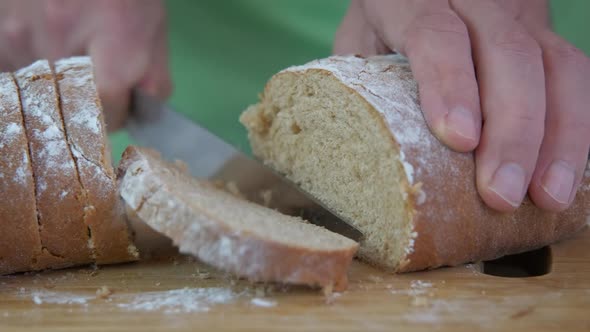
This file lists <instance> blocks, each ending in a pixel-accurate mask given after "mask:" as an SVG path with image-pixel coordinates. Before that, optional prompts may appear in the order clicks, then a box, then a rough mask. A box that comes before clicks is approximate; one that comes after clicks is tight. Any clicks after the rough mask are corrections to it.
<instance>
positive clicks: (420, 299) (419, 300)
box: [412, 296, 428, 307]
mask: <svg viewBox="0 0 590 332" xmlns="http://www.w3.org/2000/svg"><path fill="white" fill-rule="evenodd" d="M412 305H413V306H414V307H425V306H427V305H428V298H427V297H424V296H416V297H413V298H412Z"/></svg>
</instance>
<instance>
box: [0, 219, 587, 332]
mask: <svg viewBox="0 0 590 332" xmlns="http://www.w3.org/2000/svg"><path fill="white" fill-rule="evenodd" d="M142 242H143V244H142V247H143V248H144V249H147V250H144V252H148V253H149V252H158V253H159V254H158V255H157V256H153V257H152V258H150V259H147V260H145V261H143V262H139V263H135V264H126V265H119V266H111V267H102V268H99V269H92V268H82V269H79V268H77V269H70V270H63V271H53V272H44V273H32V274H24V275H16V276H8V277H0V331H18V330H27V331H33V330H42V331H66V330H67V331H147V330H154V329H162V330H168V329H173V328H174V329H178V330H185V331H196V330H203V331H210V330H219V331H226V330H227V331H229V330H232V331H233V330H251V331H274V330H281V331H303V330H319V331H384V330H387V331H397V330H399V331H414V330H416V331H418V330H428V331H430V330H438V331H473V330H474V329H479V330H503V331H545V330H562V331H590V245H589V244H590V230H589V229H588V227H586V229H585V230H584V231H582V232H581V233H580V234H579V235H578V236H577V237H575V238H574V239H572V240H569V241H565V242H562V243H559V244H557V245H554V246H552V247H551V254H552V258H551V261H552V266H551V267H550V270H551V271H550V272H549V273H548V274H546V275H543V276H538V277H528V278H507V277H498V276H490V275H486V274H484V273H482V272H481V270H482V266H483V263H479V264H469V265H465V266H458V267H453V268H443V269H438V270H435V271H429V272H419V273H411V274H404V275H388V274H384V273H382V272H380V271H378V270H376V269H374V268H371V267H369V266H367V265H365V264H362V263H360V262H355V263H354V264H353V266H352V269H351V271H350V287H349V290H348V291H346V292H344V293H341V294H333V295H331V296H327V297H325V296H323V295H322V294H321V292H319V291H317V290H310V289H307V288H301V287H279V286H276V285H275V286H271V285H255V284H250V283H248V282H246V281H238V280H235V279H234V278H232V277H231V276H228V275H225V274H223V273H220V272H217V271H214V270H212V269H210V268H208V267H206V266H204V265H202V264H200V263H197V262H195V261H194V260H193V259H191V258H189V257H184V256H181V255H177V254H175V253H174V250H173V249H172V248H171V247H170V246H169V244H168V243H167V242H166V241H165V240H162V239H159V238H156V239H155V240H154V238H153V237H145V238H144V239H143V241H142ZM546 253H547V252H545V253H543V252H542V251H541V252H538V253H537V254H536V255H537V256H535V255H533V257H526V256H525V260H527V261H528V262H532V263H531V264H532V265H533V267H535V264H537V265H539V266H537V269H540V270H543V269H545V268H547V266H546V265H545V259H547V257H546V256H544V254H546ZM539 256H542V257H539ZM485 266H486V269H491V267H493V266H494V265H490V264H487V265H485ZM495 266H496V270H497V265H495ZM504 272H506V271H504ZM508 272H510V271H508Z"/></svg>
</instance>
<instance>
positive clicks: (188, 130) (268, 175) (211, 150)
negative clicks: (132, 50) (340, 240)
mask: <svg viewBox="0 0 590 332" xmlns="http://www.w3.org/2000/svg"><path fill="white" fill-rule="evenodd" d="M127 129H128V131H129V134H130V136H131V137H132V138H133V139H134V140H135V141H136V142H137V143H138V144H139V145H141V146H144V147H149V148H152V149H155V150H157V151H159V152H160V153H161V155H162V157H164V158H165V159H168V160H181V161H183V162H184V163H186V165H187V166H188V168H189V171H190V172H191V174H192V175H193V176H194V177H197V178H204V179H208V180H211V181H222V183H226V184H228V186H231V188H237V189H238V190H239V193H240V194H241V195H243V196H245V198H246V199H248V200H250V201H253V202H256V203H259V204H264V205H266V206H268V207H269V208H273V209H277V210H279V211H280V212H283V213H285V214H289V215H298V216H301V217H302V218H304V219H305V220H308V221H310V222H312V223H314V224H316V225H319V226H322V227H325V228H326V229H328V230H330V231H333V232H335V233H338V234H341V235H344V236H346V237H348V238H350V239H352V240H355V241H357V242H360V241H362V238H363V234H362V233H361V232H360V231H359V230H358V229H357V228H355V227H354V226H352V224H351V223H350V222H349V221H348V220H346V219H345V218H343V217H342V216H341V215H339V214H338V213H337V212H335V211H333V210H331V209H329V208H328V207H326V206H325V205H323V204H322V203H321V202H320V201H318V200H317V199H316V198H314V197H313V196H311V195H309V194H308V193H306V192H304V191H303V190H302V189H300V188H299V187H298V186H297V185H296V184H295V183H293V182H291V181H290V180H288V179H287V178H285V177H283V176H281V175H280V174H278V173H277V172H275V171H274V170H272V169H270V168H269V167H267V166H265V165H264V164H263V163H262V162H260V161H258V160H256V159H253V158H250V157H249V156H247V155H246V154H244V153H242V152H241V151H240V150H238V149H237V148H235V147H233V146H232V145H230V144H228V143H227V142H225V141H224V140H222V139H221V138H219V137H217V136H216V135H214V134H213V133H211V132H209V131H208V130H206V129H205V128H203V127H201V126H199V125H197V124H196V123H194V122H192V121H190V120H189V119H187V118H186V117H184V116H183V115H182V114H180V113H178V112H175V111H174V110H172V109H171V108H170V106H168V105H167V104H166V103H164V102H162V101H160V100H158V99H156V98H154V97H151V96H148V95H145V94H143V93H141V92H138V91H136V92H135V93H134V96H133V104H132V108H131V116H130V118H129V120H128V123H127Z"/></svg>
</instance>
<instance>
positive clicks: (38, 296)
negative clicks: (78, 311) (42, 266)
mask: <svg viewBox="0 0 590 332" xmlns="http://www.w3.org/2000/svg"><path fill="white" fill-rule="evenodd" d="M21 293H22V294H26V292H25V291H23V290H21ZM27 295H29V296H30V297H31V300H32V301H33V302H34V303H35V304H37V305H41V304H66V305H84V306H86V305H88V301H89V300H92V299H93V298H94V297H93V296H84V295H77V294H73V293H65V292H52V291H45V290H38V291H33V292H31V293H30V294H27Z"/></svg>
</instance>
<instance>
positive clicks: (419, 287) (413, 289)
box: [390, 280, 432, 296]
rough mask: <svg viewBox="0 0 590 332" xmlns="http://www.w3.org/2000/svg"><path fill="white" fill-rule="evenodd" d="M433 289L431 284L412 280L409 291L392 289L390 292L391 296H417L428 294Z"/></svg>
mask: <svg viewBox="0 0 590 332" xmlns="http://www.w3.org/2000/svg"><path fill="white" fill-rule="evenodd" d="M431 288H432V283H431V282H427V281H422V280H412V282H411V283H410V288H409V289H407V288H404V289H392V290H390V292H391V294H396V295H410V296H416V295H423V294H426V293H427V292H429V291H430V289H431Z"/></svg>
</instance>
